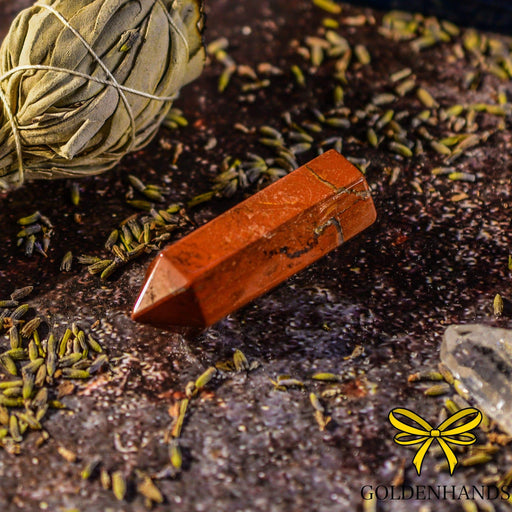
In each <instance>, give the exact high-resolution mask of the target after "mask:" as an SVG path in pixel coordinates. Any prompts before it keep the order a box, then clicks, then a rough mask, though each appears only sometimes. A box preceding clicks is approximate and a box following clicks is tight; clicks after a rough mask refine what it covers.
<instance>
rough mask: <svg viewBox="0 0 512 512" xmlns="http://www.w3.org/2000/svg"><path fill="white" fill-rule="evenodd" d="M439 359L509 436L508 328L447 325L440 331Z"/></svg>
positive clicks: (511, 354) (511, 355)
mask: <svg viewBox="0 0 512 512" xmlns="http://www.w3.org/2000/svg"><path fill="white" fill-rule="evenodd" d="M441 361H442V362H443V363H444V364H445V365H446V366H447V367H448V368H449V369H450V371H451V372H452V373H453V375H454V377H455V378H456V379H459V380H460V381H461V383H462V384H463V386H464V387H465V388H466V389H467V391H468V394H469V396H470V398H471V401H472V402H474V404H475V405H476V406H477V407H478V408H479V409H481V410H482V411H483V412H484V413H485V414H487V415H488V416H489V417H490V418H492V419H494V420H495V421H496V422H497V423H498V424H499V425H500V427H501V428H502V429H503V430H504V431H505V432H507V433H508V434H509V435H512V400H511V398H510V397H511V391H512V330H508V329H499V328H495V327H488V326H486V325H481V324H472V325H451V326H450V327H448V329H446V331H445V333H444V338H443V343H442V345H441Z"/></svg>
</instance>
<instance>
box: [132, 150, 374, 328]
mask: <svg viewBox="0 0 512 512" xmlns="http://www.w3.org/2000/svg"><path fill="white" fill-rule="evenodd" d="M375 218H376V212H375V207H374V205H373V201H372V198H371V196H370V190H369V187H368V184H367V183H366V180H365V178H364V176H363V175H362V174H361V172H359V170H357V169H356V168H355V167H354V166H353V165H352V164H351V163H350V162H348V161H347V160H346V159H345V158H344V157H343V156H341V155H340V154H339V153H337V152H336V151H334V150H331V151H328V152H326V153H324V154H323V155H321V156H319V157H317V158H315V159H314V160H311V161H310V162H309V163H307V164H306V165H303V166H302V167H299V168H298V169H296V170H295V171H293V172H292V173H290V174H288V175H287V176H285V177H283V178H281V179H280V180H278V181H277V182H275V183H273V184H272V185H270V186H268V187H267V188H265V189H263V190H262V191H260V192H258V193H257V194H255V195H253V196H251V197H249V198H248V199H246V200H245V201H243V202H241V203H240V204H238V205H236V206H235V207H234V208H232V209H231V210H229V211H227V212H226V213H224V214H222V215H220V216H219V217H217V218H215V219H214V220H212V221H211V222H209V223H207V224H205V225H204V226H202V227H200V228H199V229H197V230H196V231H194V232H192V233H191V234H189V235H187V236H186V237H184V238H182V239H181V240H179V241H178V242H176V243H174V244H172V245H170V246H169V247H167V248H166V249H164V250H163V251H162V252H161V253H160V254H159V255H158V256H157V257H156V258H155V260H154V261H153V262H152V263H151V265H150V267H149V269H148V272H147V275H146V280H145V282H144V285H143V288H142V291H141V293H140V295H139V298H138V299H137V302H136V304H135V307H134V309H133V313H132V318H133V319H134V320H136V321H138V322H143V323H148V324H152V325H155V326H158V327H172V326H191V327H207V326H209V325H211V324H213V323H215V322H217V321H218V320H220V319H221V318H223V317H224V316H226V315H228V314H229V313H231V312H233V311H234V310H236V309H238V308H239V307H241V306H243V305H245V304H247V303H248V302H249V301H251V300H252V299H254V298H256V297H258V296H259V295H261V294H263V293H265V292H266V291H268V290H270V289H271V288H273V287H274V286H276V285H278V284H279V283H281V282H282V281H284V280H285V279H287V278H288V277H290V276H291V275H293V274H295V273H296V272H298V271H299V270H302V269H303V268H305V267H306V266H308V265H309V264H311V263H313V262H314V261H316V260H317V259H319V258H320V257H322V256H323V255H325V254H326V253H328V252H329V251H331V250H332V249H334V248H335V247H337V246H338V245H341V244H342V243H343V242H345V241H346V240H348V239H349V238H352V237H353V236H354V235H357V234H358V233H360V232H361V231H363V230H364V229H366V228H367V227H368V226H370V225H371V224H372V223H373V222H374V221H375Z"/></svg>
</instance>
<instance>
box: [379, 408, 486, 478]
mask: <svg viewBox="0 0 512 512" xmlns="http://www.w3.org/2000/svg"><path fill="white" fill-rule="evenodd" d="M397 414H400V415H402V416H405V417H406V418H408V419H410V420H412V421H414V422H415V423H417V424H418V425H420V426H421V427H423V428H418V427H413V426H411V425H408V424H407V423H404V422H403V421H400V420H399V419H398V418H397V417H396V415H397ZM473 414H476V416H475V417H474V418H473V419H471V420H469V421H467V422H466V423H462V425H458V426H456V427H454V428H451V429H448V427H450V426H451V425H453V424H455V423H457V422H458V421H459V420H461V419H463V418H465V417H466V416H471V415H473ZM388 418H389V421H390V423H391V425H393V426H394V427H395V428H396V429H398V430H401V432H400V433H399V434H396V436H395V437H394V439H393V441H395V443H397V444H401V445H413V444H421V446H420V447H419V449H418V451H417V452H416V455H415V456H414V459H412V463H413V464H414V466H415V467H416V471H417V472H418V475H419V474H420V472H421V465H422V464H423V459H424V458H425V455H426V454H427V452H428V449H429V448H430V445H431V444H432V443H433V442H434V440H437V442H438V443H439V446H440V447H441V448H442V450H443V452H444V454H445V456H446V460H447V461H448V465H449V468H450V475H453V470H454V469H455V466H456V465H457V457H456V456H455V454H454V453H453V450H452V449H451V448H450V446H449V444H458V445H470V444H473V443H474V442H475V441H476V437H475V435H474V434H472V433H469V431H470V430H473V429H474V428H476V427H478V425H479V424H480V422H481V421H482V413H481V412H480V411H479V410H478V409H475V408H473V407H468V408H466V409H461V410H460V411H458V412H456V413H455V414H454V415H452V416H450V417H449V418H447V419H446V420H444V421H443V422H442V423H441V424H440V425H439V426H438V427H437V428H434V427H433V426H432V425H430V423H429V422H428V421H426V420H424V419H423V418H422V417H421V416H420V415H419V414H416V413H415V412H412V411H409V409H403V408H397V409H393V410H392V411H391V412H390V413H389V416H388ZM447 429H448V430H447ZM404 438H406V439H404Z"/></svg>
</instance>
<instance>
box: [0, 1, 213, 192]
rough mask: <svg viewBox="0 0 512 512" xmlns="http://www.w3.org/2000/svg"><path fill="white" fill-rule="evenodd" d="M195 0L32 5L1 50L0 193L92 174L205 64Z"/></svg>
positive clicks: (148, 131) (160, 113)
mask: <svg viewBox="0 0 512 512" xmlns="http://www.w3.org/2000/svg"><path fill="white" fill-rule="evenodd" d="M203 21H204V19H203V10H202V0H40V1H38V2H36V3H35V4H34V5H33V6H32V7H30V8H28V9H25V10H23V11H21V12H20V14H19V15H18V16H17V17H16V19H15V20H14V21H13V23H12V25H11V28H10V30H9V33H8V34H7V36H6V38H5V40H4V41H3V43H2V46H1V47H0V103H1V107H2V108H1V110H0V185H2V186H3V187H5V188H7V187H10V186H13V185H20V184H22V183H23V181H24V180H25V179H27V178H32V179H34V178H46V179H52V178H60V177H78V176H90V175H94V174H100V173H102V172H104V171H106V170H108V169H110V168H112V167H113V166H115V165H116V164H117V163H118V162H119V160H120V159H121V158H122V157H123V156H124V155H125V154H127V153H128V152H131V151H136V150H139V149H141V148H142V147H144V146H145V145H147V144H148V143H149V142H150V141H151V139H152V138H153V137H154V136H155V134H156V132H157V130H158V127H159V126H160V124H161V122H162V121H163V120H164V118H165V116H166V114H167V113H168V112H169V110H170V108H171V105H172V101H173V100H174V99H175V98H176V97H177V95H178V93H179V90H180V88H181V87H182V86H183V85H185V84H187V83H188V82H190V81H192V80H194V79H195V78H197V76H199V74H200V73H201V71H202V68H203V64H204V58H205V54H204V47H203V44H202V30H203Z"/></svg>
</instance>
